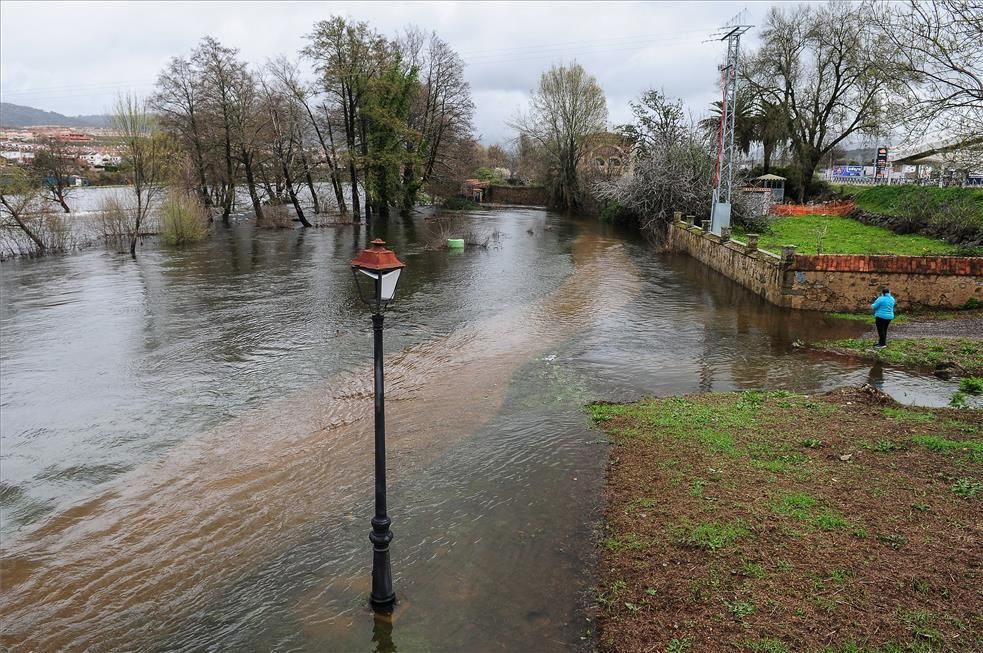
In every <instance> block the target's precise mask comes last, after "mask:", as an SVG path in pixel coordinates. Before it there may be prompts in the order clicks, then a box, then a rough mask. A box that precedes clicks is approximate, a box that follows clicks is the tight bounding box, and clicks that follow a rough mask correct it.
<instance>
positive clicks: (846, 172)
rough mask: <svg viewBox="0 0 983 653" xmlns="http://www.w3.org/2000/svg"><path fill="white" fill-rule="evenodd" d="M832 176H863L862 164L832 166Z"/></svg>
mask: <svg viewBox="0 0 983 653" xmlns="http://www.w3.org/2000/svg"><path fill="white" fill-rule="evenodd" d="M833 176H834V177H863V176H864V167H863V166H833Z"/></svg>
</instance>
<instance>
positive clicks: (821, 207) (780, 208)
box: [771, 202, 856, 216]
mask: <svg viewBox="0 0 983 653" xmlns="http://www.w3.org/2000/svg"><path fill="white" fill-rule="evenodd" d="M855 208H856V205H855V204H854V203H853V202H821V203H819V204H772V206H771V214H772V215H840V216H843V215H849V214H851V213H853V210H854V209H855Z"/></svg>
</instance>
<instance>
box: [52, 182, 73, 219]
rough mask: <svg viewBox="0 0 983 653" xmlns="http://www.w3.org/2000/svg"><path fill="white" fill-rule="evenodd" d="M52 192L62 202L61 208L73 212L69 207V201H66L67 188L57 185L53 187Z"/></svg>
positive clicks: (66, 211)
mask: <svg viewBox="0 0 983 653" xmlns="http://www.w3.org/2000/svg"><path fill="white" fill-rule="evenodd" d="M51 192H52V194H53V195H54V196H55V199H56V200H58V203H59V204H61V208H63V209H64V210H65V213H71V212H72V210H71V209H70V208H68V203H67V202H66V201H65V189H64V188H63V187H61V186H55V187H54V188H52V189H51Z"/></svg>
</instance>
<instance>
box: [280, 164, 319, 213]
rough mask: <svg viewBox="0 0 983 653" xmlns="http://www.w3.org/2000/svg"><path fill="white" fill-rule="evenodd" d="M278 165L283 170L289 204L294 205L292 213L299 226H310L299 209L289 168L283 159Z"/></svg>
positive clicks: (302, 211) (302, 210)
mask: <svg viewBox="0 0 983 653" xmlns="http://www.w3.org/2000/svg"><path fill="white" fill-rule="evenodd" d="M280 165H281V166H282V168H283V180H284V184H285V185H286V187H287V194H288V195H289V196H290V202H291V203H292V204H293V205H294V211H296V212H297V219H298V220H300V224H302V225H304V226H305V227H310V226H312V225H311V223H310V222H308V221H307V218H306V217H305V216H304V209H302V208H301V207H300V202H299V201H298V200H297V193H296V192H294V184H293V181H292V180H291V179H290V168H289V167H288V166H287V163H286V161H284V160H283V159H281V160H280Z"/></svg>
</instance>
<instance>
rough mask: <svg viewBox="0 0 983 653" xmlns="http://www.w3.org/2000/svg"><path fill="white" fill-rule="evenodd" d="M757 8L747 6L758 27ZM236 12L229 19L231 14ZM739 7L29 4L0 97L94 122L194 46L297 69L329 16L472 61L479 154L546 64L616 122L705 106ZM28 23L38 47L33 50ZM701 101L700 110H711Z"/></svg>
mask: <svg viewBox="0 0 983 653" xmlns="http://www.w3.org/2000/svg"><path fill="white" fill-rule="evenodd" d="M768 6H769V5H768V4H755V5H752V7H751V11H750V18H751V20H752V22H758V23H760V22H761V18H762V16H763V15H764V13H765V12H766V10H767V9H768ZM233 7H235V9H234V10H233V9H232V8H233ZM739 8H740V6H738V5H735V4H732V3H728V2H716V3H709V2H708V3H670V2H662V3H611V2H605V3H601V2H598V3H568V2H563V3H560V2H556V3H548V2H516V3H512V4H507V3H449V2H447V3H370V2H365V3H357V2H356V3H248V4H241V5H230V4H228V3H221V2H197V3H168V2H154V3H109V4H101V3H100V4H97V3H42V2H38V3H26V2H4V3H3V4H2V6H0V15H2V16H0V18H2V19H0V95H2V96H3V99H4V101H8V102H14V103H17V104H28V105H31V106H36V107H38V108H41V109H47V110H52V111H58V112H61V113H65V114H89V113H100V112H104V111H106V110H107V109H108V107H109V106H111V105H112V102H113V98H114V97H115V95H116V94H117V93H118V92H122V91H128V90H132V91H134V92H137V93H146V92H149V90H150V89H151V88H152V85H153V82H154V79H155V78H156V76H157V73H158V72H159V70H160V69H161V67H162V66H163V65H164V64H165V63H166V62H167V60H168V59H170V58H171V57H172V56H176V55H183V54H187V53H188V52H189V51H190V50H191V49H192V48H193V47H194V46H195V44H196V43H197V42H198V41H199V39H200V38H201V37H202V36H203V35H205V34H208V35H212V36H214V37H216V38H218V39H219V40H220V41H222V42H223V43H224V44H226V45H229V46H232V47H237V48H239V49H240V51H241V53H242V56H243V57H244V58H245V59H246V60H248V61H250V62H252V63H254V64H257V65H258V64H262V63H263V62H264V61H266V59H268V58H273V57H276V56H278V55H280V54H286V55H288V56H291V57H294V56H296V55H297V52H298V51H299V49H300V48H301V47H303V45H304V43H305V40H304V35H305V34H307V33H308V32H310V30H311V27H312V25H313V23H314V22H315V21H317V20H320V19H324V18H327V17H329V16H330V15H332V14H340V15H346V16H350V17H352V18H355V19H359V20H366V21H368V22H369V23H370V24H372V25H373V27H375V28H376V29H377V30H378V31H380V32H382V33H384V34H387V35H392V34H395V33H396V32H397V31H399V30H401V29H403V28H404V27H406V26H407V25H409V24H415V25H417V26H419V27H422V28H425V29H433V30H435V31H436V32H437V33H438V34H439V35H440V36H441V37H442V38H444V39H445V40H447V41H448V42H449V43H450V44H451V45H452V46H453V47H454V48H455V49H456V50H457V51H458V52H459V53H461V55H462V57H463V58H464V59H465V61H467V62H468V63H469V65H468V67H467V77H468V79H469V81H470V82H471V86H472V89H473V93H474V98H475V104H476V105H477V115H476V116H475V124H476V127H477V129H478V132H479V133H480V134H481V135H482V137H483V140H485V141H486V142H497V141H501V140H504V139H505V138H508V137H509V136H510V135H509V133H508V131H509V130H508V128H507V127H506V125H505V121H506V120H507V119H508V118H509V117H510V116H511V115H513V114H514V112H515V108H516V107H517V106H521V105H524V104H525V101H526V98H527V97H528V92H529V91H530V90H531V89H532V88H533V87H534V86H535V85H536V83H537V81H538V79H539V75H540V74H541V72H542V71H543V70H545V69H546V68H547V67H549V65H550V64H552V63H558V62H565V63H569V62H572V61H574V60H576V61H578V62H579V63H581V64H582V65H583V66H584V67H585V68H586V69H587V70H588V71H590V72H591V73H592V74H593V75H595V76H596V77H597V78H598V81H599V82H600V83H601V86H602V87H603V88H604V90H605V92H606V93H607V95H608V106H609V112H610V115H611V120H612V122H613V123H617V122H624V121H625V120H627V119H628V117H629V115H630V114H629V108H628V102H629V101H630V100H631V99H633V98H636V97H638V95H639V94H640V93H641V92H642V91H644V90H645V89H647V88H651V87H656V88H663V89H665V91H666V93H668V94H669V95H671V96H676V97H682V98H683V99H684V101H686V102H687V103H688V104H689V105H691V107H692V108H694V109H695V110H703V109H704V108H705V106H706V104H707V102H708V101H709V100H712V99H713V98H714V97H716V75H717V71H716V65H717V63H718V61H719V60H720V59H721V58H722V56H723V48H722V46H720V45H719V44H704V43H701V41H703V40H704V39H706V38H707V35H708V33H709V32H710V31H712V30H713V29H714V28H715V27H717V26H719V25H720V24H722V23H724V22H725V21H727V20H729V19H730V18H731V17H732V16H733V15H734V14H735V13H736V12H737V10H738V9H739ZM38 25H43V26H44V30H43V34H44V38H43V40H39V39H38V33H39V32H38V29H37V26H38ZM708 99H709V100H708Z"/></svg>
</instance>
